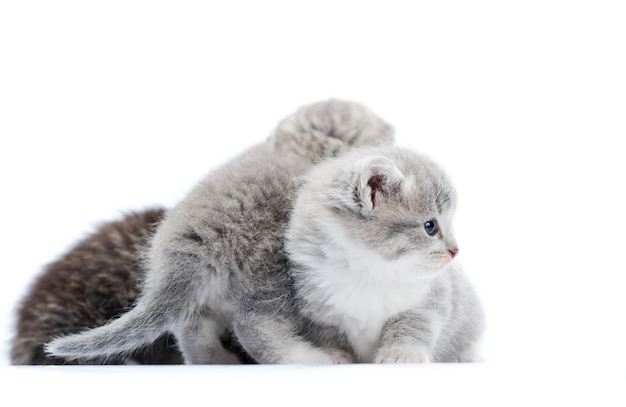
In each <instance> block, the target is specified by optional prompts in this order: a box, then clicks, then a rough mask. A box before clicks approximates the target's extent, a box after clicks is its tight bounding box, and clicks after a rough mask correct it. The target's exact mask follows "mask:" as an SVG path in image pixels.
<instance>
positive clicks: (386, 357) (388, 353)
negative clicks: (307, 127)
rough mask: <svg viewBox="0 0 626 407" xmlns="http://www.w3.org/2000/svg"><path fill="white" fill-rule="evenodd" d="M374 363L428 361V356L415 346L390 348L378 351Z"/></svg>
mask: <svg viewBox="0 0 626 407" xmlns="http://www.w3.org/2000/svg"><path fill="white" fill-rule="evenodd" d="M374 363H430V357H429V355H428V352H426V351H425V350H424V349H420V348H416V347H402V348H390V349H383V350H380V351H378V354H377V355H376V357H375V358H374Z"/></svg>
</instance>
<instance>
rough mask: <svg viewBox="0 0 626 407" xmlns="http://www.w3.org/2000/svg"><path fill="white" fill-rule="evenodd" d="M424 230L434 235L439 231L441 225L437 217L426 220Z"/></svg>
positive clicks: (429, 234)
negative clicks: (438, 223)
mask: <svg viewBox="0 0 626 407" xmlns="http://www.w3.org/2000/svg"><path fill="white" fill-rule="evenodd" d="M424 230H426V233H428V236H434V235H436V234H437V233H438V232H439V226H438V225H437V221H436V220H435V219H431V220H429V221H426V222H424Z"/></svg>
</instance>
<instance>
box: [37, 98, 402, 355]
mask: <svg viewBox="0 0 626 407" xmlns="http://www.w3.org/2000/svg"><path fill="white" fill-rule="evenodd" d="M392 139H393V136H392V130H391V127H390V126H389V125H387V124H386V123H385V122H383V121H382V120H381V119H379V118H378V117H377V116H376V115H374V114H373V113H372V112H370V111H369V110H367V109H366V108H364V107H363V106H361V105H358V104H355V103H348V102H342V101H336V100H331V101H328V102H322V103H318V104H314V105H310V106H305V107H303V108H302V109H300V110H299V111H298V112H296V113H295V114H293V115H292V116H290V117H288V118H286V119H285V120H284V121H283V122H281V123H280V124H279V125H278V127H277V129H276V130H275V132H274V133H273V135H272V136H271V137H270V138H269V139H268V140H267V141H266V142H265V143H262V144H260V145H257V146H255V147H253V148H252V149H250V150H249V151H247V152H245V153H244V154H242V155H241V156H240V157H238V158H236V159H235V160H233V161H231V162H229V163H228V164H226V165H224V166H223V167H222V168H220V169H218V170H217V171H214V172H213V173H211V174H210V175H209V176H207V177H206V178H205V179H204V180H203V181H201V182H200V183H199V185H197V186H196V187H195V188H194V189H193V190H192V191H191V192H190V193H189V194H188V196H187V197H186V198H185V199H184V200H183V201H182V202H181V203H180V204H178V205H177V206H176V207H175V208H173V209H172V210H171V211H169V212H168V213H167V216H166V217H165V219H164V221H163V222H162V224H161V226H160V227H159V229H158V231H157V233H156V235H155V236H154V238H153V240H152V243H151V246H150V249H149V254H148V264H147V274H146V280H145V284H144V287H143V290H142V294H141V296H140V298H139V300H138V301H137V303H136V305H135V306H134V308H133V309H132V310H130V311H129V312H128V313H126V314H124V315H123V316H122V317H120V318H119V319H117V320H115V321H112V322H111V323H109V324H108V325H104V326H102V327H100V328H97V329H93V330H88V331H85V332H83V333H81V334H78V335H71V336H67V337H60V338H57V339H55V340H53V341H52V342H50V343H49V344H48V345H47V346H46V351H47V352H48V353H49V354H52V355H55V356H60V357H64V358H66V359H90V358H96V357H108V356H113V355H118V354H124V353H129V352H132V351H133V350H134V349H136V348H138V347H140V346H142V345H143V344H146V343H150V342H152V341H153V340H155V339H156V338H158V337H159V336H160V335H161V334H162V333H164V332H167V331H169V332H173V333H174V335H175V336H176V338H177V340H178V343H179V345H180V348H181V350H182V352H183V354H184V357H185V361H186V362H187V363H230V362H236V359H235V358H234V356H233V355H231V354H229V353H228V352H226V351H225V350H224V348H223V347H222V345H221V343H220V341H219V338H220V336H222V334H223V333H224V331H225V330H226V329H227V328H228V327H229V326H230V325H233V327H234V331H235V334H236V336H237V337H238V338H239V339H240V340H241V342H242V344H244V346H246V350H248V351H249V353H250V354H251V355H252V356H253V357H254V359H256V360H257V361H259V362H261V363H281V362H292V363H293V362H302V361H305V362H306V361H311V362H319V361H320V357H321V358H322V359H324V358H325V359H324V361H328V362H340V361H344V360H345V355H344V354H343V353H342V352H334V351H332V350H329V351H326V350H321V349H318V348H316V347H314V346H313V345H312V344H310V343H309V342H308V341H306V340H304V339H302V338H300V337H297V336H290V335H291V325H290V324H289V323H287V324H283V325H280V324H281V319H280V318H277V319H275V320H273V321H264V323H262V324H259V325H256V326H254V329H251V328H250V324H253V325H254V323H255V321H254V316H255V314H254V313H250V312H249V311H250V309H254V310H255V311H261V310H271V312H272V314H273V315H276V314H277V313H280V311H281V310H283V309H285V312H284V315H287V316H289V315H291V314H290V312H291V311H290V310H291V305H290V304H291V302H290V298H291V292H292V290H291V281H290V276H289V274H288V272H287V271H288V267H287V259H286V257H285V254H284V252H283V250H282V248H283V242H284V234H285V229H286V226H287V221H288V214H289V212H290V210H291V208H292V203H293V202H292V201H293V199H292V198H293V193H294V190H295V188H296V182H295V178H296V177H298V176H300V175H302V174H303V173H304V172H305V171H306V170H308V169H309V168H310V167H311V166H312V165H313V164H314V163H315V162H317V161H319V160H320V159H322V158H325V157H332V156H335V155H337V154H339V153H340V152H342V151H345V150H346V149H347V148H348V147H350V146H367V145H379V144H384V143H389V142H391V141H392ZM289 321H290V319H289ZM276 326H278V327H282V329H283V331H284V335H283V336H282V337H281V340H282V342H285V343H286V345H285V346H288V347H291V348H293V349H298V350H302V354H307V355H308V354H311V355H313V356H311V357H302V358H300V357H298V358H294V357H293V356H294V355H296V356H299V355H300V354H299V353H297V352H291V353H289V352H288V353H282V352H281V351H280V349H279V351H278V352H276V353H272V352H271V351H270V350H269V349H271V346H269V345H268V346H263V345H262V346H258V345H255V344H258V343H261V344H262V343H263V342H262V340H261V339H262V335H258V336H256V337H255V335H257V332H258V330H265V332H266V335H267V336H268V337H270V334H271V333H275V332H277V330H278V329H280V328H276ZM275 328H276V329H275ZM257 339H258V340H257ZM272 339H273V338H272ZM264 349H268V350H264ZM307 352H309V353H307ZM318 356H319V357H318Z"/></svg>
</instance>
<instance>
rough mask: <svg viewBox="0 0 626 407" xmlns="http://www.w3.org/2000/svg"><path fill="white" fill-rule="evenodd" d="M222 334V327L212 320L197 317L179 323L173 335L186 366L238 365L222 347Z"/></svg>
mask: <svg viewBox="0 0 626 407" xmlns="http://www.w3.org/2000/svg"><path fill="white" fill-rule="evenodd" d="M224 332H225V328H224V326H223V325H221V324H220V323H218V322H217V321H216V320H215V319H214V318H212V317H210V316H208V315H199V316H198V317H197V318H195V319H192V320H191V321H185V322H184V323H180V324H179V326H178V327H177V328H176V329H175V332H174V334H175V336H176V340H177V341H178V346H179V348H180V351H181V352H182V353H183V356H184V358H185V363H187V364H190V365H200V364H239V363H240V361H239V359H238V358H237V357H236V356H235V355H233V354H232V353H231V352H229V351H227V350H226V349H224V346H223V345H222V341H221V336H222V334H223V333H224Z"/></svg>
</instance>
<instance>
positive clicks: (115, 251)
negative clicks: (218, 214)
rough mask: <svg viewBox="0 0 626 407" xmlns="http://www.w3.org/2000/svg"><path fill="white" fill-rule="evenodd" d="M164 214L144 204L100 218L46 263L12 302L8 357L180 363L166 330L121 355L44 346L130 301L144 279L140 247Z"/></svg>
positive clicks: (23, 361)
mask: <svg viewBox="0 0 626 407" xmlns="http://www.w3.org/2000/svg"><path fill="white" fill-rule="evenodd" d="M164 214H165V211H164V210H163V209H149V210H144V211H140V212H133V213H128V214H126V215H124V217H122V218H121V219H118V220H114V221H110V222H106V223H103V224H101V225H100V226H98V228H97V229H96V230H95V231H94V232H92V233H90V234H89V235H88V236H86V237H85V238H83V239H81V240H80V241H79V242H77V243H76V244H75V245H74V246H72V247H71V248H70V249H69V250H68V251H67V252H66V253H64V254H63V255H62V256H60V257H59V259H57V260H55V261H54V262H52V263H50V264H48V265H47V266H46V267H45V268H44V270H43V271H42V273H41V274H40V275H39V276H37V278H36V279H35V281H34V282H33V284H32V285H31V286H30V287H29V289H28V292H27V293H26V294H25V295H24V297H23V298H22V300H21V301H20V303H19V306H18V308H17V321H16V326H15V337H14V338H13V341H12V343H11V363H12V364H14V365H39V364H71V363H89V364H101V363H102V364H104V363H106V364H120V363H141V364H156V363H158V364H163V363H182V355H181V354H180V352H178V350H177V348H176V344H175V340H174V338H172V337H171V335H163V336H161V337H160V338H159V339H158V340H157V341H155V342H154V343H152V344H146V345H145V346H143V347H141V348H138V349H136V350H135V351H134V352H133V353H132V354H126V355H123V357H109V358H104V359H90V360H79V361H76V360H66V359H64V358H55V357H51V356H49V355H46V354H45V353H44V350H43V346H44V344H45V343H46V342H48V341H50V340H51V339H52V338H54V337H55V336H59V335H64V334H65V335H68V334H71V333H75V332H79V331H82V330H84V329H86V328H94V327H97V326H100V325H102V324H104V323H105V322H107V321H109V320H111V319H113V318H117V317H119V316H120V315H121V314H123V313H124V312H126V311H127V310H128V309H129V308H130V307H131V305H132V304H133V302H134V301H135V300H136V299H137V295H138V294H139V286H140V282H141V280H142V279H143V273H142V271H141V267H140V263H141V253H142V252H143V250H144V248H145V246H146V244H147V241H148V238H149V237H150V236H151V235H152V234H153V233H154V231H155V229H156V227H157V224H158V223H159V222H160V221H161V219H162V218H163V216H164Z"/></svg>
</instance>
